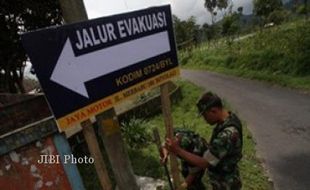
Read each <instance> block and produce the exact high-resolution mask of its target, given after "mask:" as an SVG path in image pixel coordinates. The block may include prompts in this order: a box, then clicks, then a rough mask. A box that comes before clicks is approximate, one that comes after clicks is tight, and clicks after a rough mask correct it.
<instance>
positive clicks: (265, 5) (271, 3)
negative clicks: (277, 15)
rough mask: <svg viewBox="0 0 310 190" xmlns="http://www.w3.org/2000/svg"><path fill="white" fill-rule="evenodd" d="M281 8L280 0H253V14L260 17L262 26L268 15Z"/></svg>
mask: <svg viewBox="0 0 310 190" xmlns="http://www.w3.org/2000/svg"><path fill="white" fill-rule="evenodd" d="M281 8H282V1H281V0H254V10H253V11H254V13H255V15H257V16H260V17H261V19H262V21H263V22H262V24H266V23H267V21H268V20H267V18H268V17H269V15H270V13H272V12H273V11H275V10H279V9H281Z"/></svg>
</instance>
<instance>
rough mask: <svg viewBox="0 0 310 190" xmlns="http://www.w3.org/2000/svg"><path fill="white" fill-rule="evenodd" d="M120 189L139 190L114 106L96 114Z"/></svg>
mask: <svg viewBox="0 0 310 190" xmlns="http://www.w3.org/2000/svg"><path fill="white" fill-rule="evenodd" d="M96 119H97V122H98V125H99V128H100V130H101V134H102V140H103V143H104V146H105V150H106V152H107V154H108V157H109V160H110V163H111V166H112V170H113V172H114V176H115V180H116V183H117V185H118V188H119V189H126V190H139V187H138V185H137V182H136V179H135V176H134V173H133V169H132V167H131V164H130V160H129V157H128V154H127V150H126V147H125V146H124V143H123V140H122V136H121V130H120V125H119V122H118V120H117V116H116V113H115V110H114V108H111V109H109V110H107V111H105V112H103V113H101V114H98V115H97V116H96Z"/></svg>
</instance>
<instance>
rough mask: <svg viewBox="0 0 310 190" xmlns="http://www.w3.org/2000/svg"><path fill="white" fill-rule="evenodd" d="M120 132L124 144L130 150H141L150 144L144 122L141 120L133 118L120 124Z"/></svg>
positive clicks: (149, 136) (149, 137)
mask: <svg viewBox="0 0 310 190" xmlns="http://www.w3.org/2000/svg"><path fill="white" fill-rule="evenodd" d="M121 131H122V135H123V137H124V139H125V141H126V144H128V145H129V147H131V148H143V147H145V146H147V145H148V144H150V142H151V139H152V138H151V135H150V132H149V131H148V130H147V128H146V122H145V121H144V120H142V119H136V118H133V119H131V120H129V121H127V122H122V123H121Z"/></svg>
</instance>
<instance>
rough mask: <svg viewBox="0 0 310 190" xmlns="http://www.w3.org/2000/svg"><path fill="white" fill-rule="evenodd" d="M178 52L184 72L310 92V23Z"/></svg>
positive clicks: (282, 26) (305, 22)
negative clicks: (207, 72) (203, 72)
mask: <svg viewBox="0 0 310 190" xmlns="http://www.w3.org/2000/svg"><path fill="white" fill-rule="evenodd" d="M212 44H213V43H211V44H210V45H208V44H206V43H205V44H203V45H201V46H200V47H198V48H195V49H193V50H192V51H191V52H187V51H180V52H179V60H180V63H181V66H182V67H183V68H185V69H205V70H210V71H216V72H221V73H224V74H231V75H236V76H241V77H245V78H250V79H258V80H263V81H268V82H272V83H275V84H279V85H282V86H288V87H291V88H299V89H306V90H310V61H309V60H310V22H309V21H304V20H299V21H295V22H291V23H286V24H283V25H281V26H276V27H274V28H269V29H264V30H263V31H261V32H257V33H256V34H255V35H254V36H252V37H249V38H246V39H243V40H240V41H236V42H234V43H233V45H232V46H231V47H229V46H228V45H226V43H225V42H224V40H223V39H221V40H220V41H219V42H217V43H216V44H217V45H216V46H214V45H212Z"/></svg>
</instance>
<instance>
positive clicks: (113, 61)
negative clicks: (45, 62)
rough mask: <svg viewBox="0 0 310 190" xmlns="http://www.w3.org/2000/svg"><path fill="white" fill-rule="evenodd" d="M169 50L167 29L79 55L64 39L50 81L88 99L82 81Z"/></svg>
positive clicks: (68, 41)
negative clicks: (76, 54)
mask: <svg viewBox="0 0 310 190" xmlns="http://www.w3.org/2000/svg"><path fill="white" fill-rule="evenodd" d="M169 51H170V43H169V37H168V32H167V31H164V32H159V33H156V34H152V35H149V36H146V37H142V38H139V39H135V40H131V41H129V42H125V43H121V44H117V45H115V46H112V47H108V48H105V49H101V50H97V51H95V52H91V53H87V54H84V55H80V56H75V55H74V52H73V49H72V45H71V42H70V40H69V38H68V39H67V40H66V42H65V45H64V47H63V50H62V52H61V54H60V56H59V58H58V61H57V63H56V66H55V68H54V70H53V73H52V75H51V80H52V81H54V82H56V83H58V84H60V85H62V86H64V87H66V88H68V89H70V90H72V91H74V92H76V93H78V94H80V95H82V96H85V97H87V98H89V95H88V92H87V89H86V87H85V82H87V81H90V80H92V79H95V78H97V77H100V76H104V75H106V74H109V73H111V72H113V71H117V70H120V69H122V68H125V67H128V66H130V65H133V64H135V63H138V62H140V61H143V60H146V59H149V58H152V57H155V56H157V55H160V54H163V53H166V52H169Z"/></svg>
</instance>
